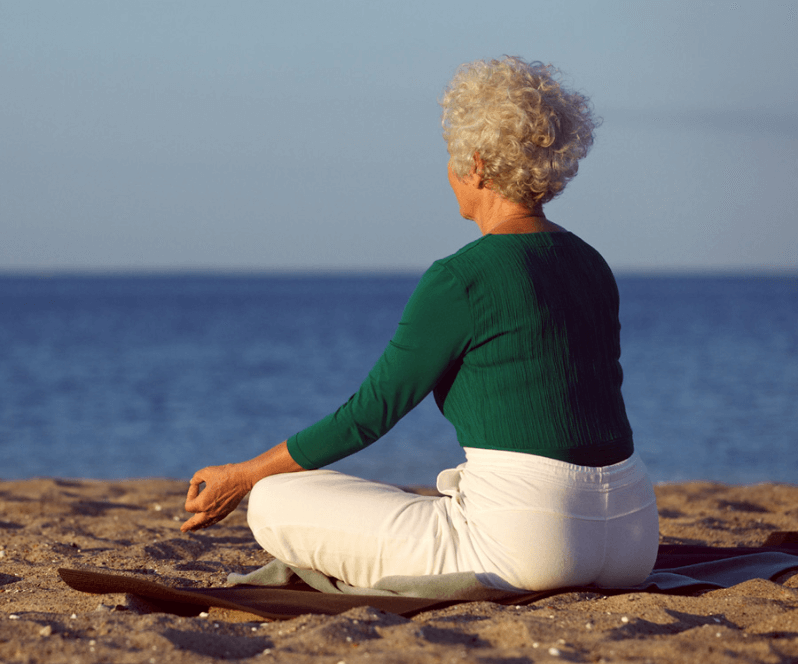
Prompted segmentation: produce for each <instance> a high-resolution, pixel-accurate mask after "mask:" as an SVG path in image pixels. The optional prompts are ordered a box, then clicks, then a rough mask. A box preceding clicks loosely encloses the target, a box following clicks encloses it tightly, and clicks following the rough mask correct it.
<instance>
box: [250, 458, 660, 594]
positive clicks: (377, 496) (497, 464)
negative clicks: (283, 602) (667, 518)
mask: <svg viewBox="0 0 798 664" xmlns="http://www.w3.org/2000/svg"><path fill="white" fill-rule="evenodd" d="M466 459H467V461H466V463H463V464H460V465H459V466H458V467H457V468H454V469H450V470H445V471H443V472H442V473H440V475H438V490H439V491H440V492H441V493H443V494H444V496H443V497H430V496H418V495H414V494H408V493H405V492H404V491H401V490H400V489H397V488H395V487H391V486H388V485H385V484H379V483H376V482H369V481H366V480H362V479H359V478H356V477H350V476H348V475H343V474H341V473H338V472H335V471H330V470H313V471H307V472H304V473H303V472H300V473H291V474H285V475H274V476H272V477H267V478H265V479H263V480H261V481H260V482H258V483H257V484H256V485H255V487H254V488H253V490H252V493H251V495H250V499H249V512H248V515H247V517H248V521H249V526H250V528H251V529H252V532H253V534H254V535H255V539H256V540H257V541H258V543H259V544H260V545H261V546H262V547H263V548H264V549H266V550H267V551H268V552H269V553H271V554H272V555H274V556H275V557H276V558H278V559H279V560H282V561H283V562H285V563H288V564H290V565H294V566H296V567H300V568H305V569H313V570H316V571H319V572H322V573H324V574H326V575H328V576H331V577H334V578H337V579H341V580H343V581H345V582H346V583H348V584H350V585H352V586H358V587H362V588H369V587H372V586H374V585H375V584H376V582H377V581H379V580H380V579H381V578H383V577H386V576H396V575H398V576H426V575H431V574H447V573H452V572H466V571H472V572H476V573H477V575H478V577H479V578H480V580H481V581H482V582H483V583H484V584H486V585H488V586H493V587H497V588H517V589H525V590H548V589H552V588H562V587H566V586H583V585H588V584H596V585H599V586H605V587H611V586H627V585H634V584H638V583H641V582H642V581H643V580H645V578H646V577H647V576H648V574H649V573H650V572H651V569H652V567H653V566H654V561H655V559H656V556H657V546H658V541H659V530H658V518H657V507H656V502H655V497H654V490H653V487H652V486H651V481H650V480H649V478H648V474H647V472H646V469H645V466H644V465H643V463H642V461H640V459H639V458H638V456H637V455H636V454H635V455H633V456H632V457H631V458H630V459H627V460H626V461H622V462H621V463H618V464H615V465H612V466H605V467H603V468H593V467H589V466H576V465H573V464H569V463H564V462H562V461H555V460H553V459H546V458H544V457H539V456H534V455H531V454H523V453H519V452H504V451H498V450H481V449H475V448H467V449H466Z"/></svg>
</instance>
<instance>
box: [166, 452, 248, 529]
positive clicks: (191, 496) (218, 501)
mask: <svg viewBox="0 0 798 664" xmlns="http://www.w3.org/2000/svg"><path fill="white" fill-rule="evenodd" d="M249 475H250V473H249V472H247V469H246V466H245V464H240V463H231V464H227V465H226V466H210V467H208V468H203V469H202V470H199V471H197V472H196V473H194V477H192V478H191V482H190V484H189V487H188V495H187V496H186V512H194V513H195V514H194V516H192V517H191V518H190V519H189V520H188V521H186V522H185V523H184V524H183V525H182V526H181V527H180V530H182V531H183V532H184V533H186V532H188V531H190V530H199V529H200V528H207V527H208V526H212V525H213V524H214V523H218V522H219V521H221V520H222V519H224V518H225V517H226V516H227V515H228V514H230V512H232V511H233V510H234V509H235V508H236V507H238V504H239V503H240V502H241V501H242V500H243V498H244V496H246V495H247V494H248V493H249V491H250V489H252V486H253V484H254V482H253V481H252V480H251V479H250V477H249ZM203 483H205V488H204V489H202V490H200V485H201V484H203Z"/></svg>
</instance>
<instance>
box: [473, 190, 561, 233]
mask: <svg viewBox="0 0 798 664" xmlns="http://www.w3.org/2000/svg"><path fill="white" fill-rule="evenodd" d="M494 203H495V205H494V206H493V207H492V208H491V210H490V213H489V214H485V215H483V216H480V217H477V218H476V219H474V221H475V222H476V224H477V226H479V230H480V231H482V235H510V234H513V235H515V234H523V233H562V232H563V231H565V229H564V228H563V227H562V226H559V225H557V224H555V223H553V222H551V221H549V220H548V219H546V215H545V214H543V207H542V206H540V205H538V206H536V207H534V208H528V207H527V206H526V205H523V204H521V203H512V202H510V201H508V200H506V199H501V198H498V200H494Z"/></svg>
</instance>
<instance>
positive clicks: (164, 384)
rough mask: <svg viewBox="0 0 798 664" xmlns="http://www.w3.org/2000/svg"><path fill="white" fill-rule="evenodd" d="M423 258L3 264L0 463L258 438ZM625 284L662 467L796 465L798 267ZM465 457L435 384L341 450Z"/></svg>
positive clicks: (637, 397) (386, 475) (264, 440)
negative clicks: (107, 270) (56, 271)
mask: <svg viewBox="0 0 798 664" xmlns="http://www.w3.org/2000/svg"><path fill="white" fill-rule="evenodd" d="M418 277H419V275H407V274H404V275H384V274H375V275H363V274H359V275H305V276H302V275H258V276H218V275H180V276H173V275H172V276H44V277H32V276H25V277H22V276H4V277H0V479H20V478H30V477H40V476H57V477H76V478H77V477H80V478H104V479H113V478H125V477H175V478H185V479H188V478H189V477H190V476H191V475H192V474H193V472H194V471H195V470H196V469H198V468H199V467H202V466H205V465H211V464H220V463H226V462H231V461H239V460H244V459H247V458H249V457H251V456H254V455H255V454H258V453H259V452H261V451H263V450H264V449H266V448H267V447H269V446H271V445H273V444H274V443H278V442H280V441H281V440H284V439H285V438H287V437H288V436H290V435H291V434H293V433H295V432H296V431H298V430H299V429H301V428H303V427H305V426H307V425H309V424H312V423H313V422H314V421H316V420H317V419H319V418H321V417H323V416H324V415H326V414H328V413H329V412H331V411H333V410H334V409H335V408H337V407H338V406H339V405H340V404H341V403H343V402H344V401H345V400H346V399H347V398H348V397H349V396H350V395H351V394H352V393H353V392H354V391H355V390H356V389H357V387H358V385H359V384H360V382H361V381H362V379H363V378H364V377H365V375H366V374H367V372H368V371H369V369H370V367H371V365H372V364H373V362H374V361H375V360H376V359H377V357H378V356H379V355H380V353H381V352H382V350H383V349H384V347H385V345H386V344H387V342H388V340H389V338H390V337H391V336H392V334H393V331H394V328H395V326H396V323H397V321H398V320H399V317H400V315H401V312H402V309H403V307H404V304H405V303H406V301H407V298H408V297H409V295H410V293H411V292H412V290H413V287H414V286H415V284H416V282H417V280H418ZM618 285H619V289H620V291H621V323H622V357H621V362H622V365H623V368H624V376H625V379H624V398H625V401H626V406H627V411H628V413H629V419H630V421H631V423H632V428H633V429H634V433H635V445H636V448H637V449H638V451H639V452H640V454H641V455H642V457H643V459H644V460H645V462H646V464H647V466H648V468H649V470H650V471H651V474H652V476H653V478H654V480H655V481H657V482H675V481H684V480H712V481H719V482H729V483H743V484H749V483H756V482H763V481H778V482H788V483H794V484H795V483H798V275H789V276H741V275H738V276H624V275H620V276H618ZM462 460H463V453H462V450H461V449H460V447H459V446H458V444H457V440H456V438H455V435H454V430H453V428H452V426H451V425H450V424H449V423H448V422H447V421H446V420H445V419H444V418H443V417H442V416H441V415H440V413H439V412H438V410H437V408H436V407H435V405H434V402H433V401H432V399H431V398H428V399H426V400H425V401H424V402H422V403H421V404H420V405H419V406H418V407H417V408H416V409H415V410H414V411H413V412H412V413H410V414H409V415H408V416H407V417H406V418H405V419H404V420H403V421H401V422H400V423H399V424H398V425H397V426H396V427H395V428H394V429H393V430H392V431H391V432H390V433H389V434H388V435H386V436H385V437H384V438H383V439H382V440H380V441H378V442H377V443H375V444H374V445H372V446H371V447H370V448H369V449H367V450H365V451H363V452H361V453H359V454H356V455H354V456H352V457H350V458H348V459H345V460H343V461H341V462H339V463H337V464H335V465H334V466H332V467H333V468H337V469H339V470H342V471H344V472H349V473H354V474H357V475H360V476H363V477H367V478H370V479H376V480H382V481H386V482H393V483H397V484H424V485H431V484H434V481H435V477H436V475H437V473H438V471H440V470H441V469H443V468H446V467H451V466H453V465H456V464H458V463H460V462H462Z"/></svg>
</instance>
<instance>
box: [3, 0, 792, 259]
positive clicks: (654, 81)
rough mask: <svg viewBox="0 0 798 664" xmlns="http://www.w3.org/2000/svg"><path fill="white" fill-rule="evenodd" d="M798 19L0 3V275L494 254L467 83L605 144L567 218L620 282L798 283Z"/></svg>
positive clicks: (624, 7)
mask: <svg viewBox="0 0 798 664" xmlns="http://www.w3.org/2000/svg"><path fill="white" fill-rule="evenodd" d="M796 35H798V2H795V1H792V2H780V1H777V0H756V1H754V0H742V1H739V2H729V1H717V2H712V1H707V0H667V1H666V0H663V1H661V2H660V1H648V0H629V1H626V2H616V1H612V0H609V1H598V0H595V1H588V0H583V1H579V0H559V1H556V2H555V1H553V0H545V1H530V0H523V1H516V0H512V1H508V2H499V3H495V4H494V6H491V5H489V4H486V3H484V2H474V1H471V0H458V1H456V2H455V1H449V0H443V1H440V2H436V1H435V0H426V1H416V0H406V1H403V2H382V1H375V0H368V1H348V0H335V1H328V2H320V1H314V2H310V1H307V2H306V1H302V0H297V1H296V2H273V1H271V0H263V1H258V2H254V1H247V2H236V1H235V0H231V1H229V2H218V1H216V0H214V1H197V0H191V1H189V0H186V1H182V2H167V1H158V2H155V1H150V2H136V1H133V0H126V1H124V2H122V1H111V0H97V1H93V2H91V1H87V0H71V1H70V2H53V1H47V0H37V1H36V2H32V1H28V0H0V238H1V240H0V271H5V272H8V271H20V270H33V271H42V270H45V271H47V270H131V269H132V270H145V271H146V270H160V269H190V270H198V269H214V270H284V269H299V270H326V269H357V270H369V269H388V270H392V269H414V270H416V269H417V270H420V269H423V268H425V267H427V266H428V265H429V264H430V263H431V262H432V261H433V260H435V259H436V258H439V257H442V256H444V255H447V254H449V253H452V252H453V251H456V250H457V249H458V248H459V247H460V246H462V245H463V244H465V243H466V242H469V241H471V240H472V239H475V238H476V237H478V232H477V229H476V226H474V225H473V224H472V223H471V222H466V221H464V220H462V219H460V218H459V216H458V214H457V206H456V204H455V200H454V197H453V195H452V193H451V191H450V190H449V187H448V183H447V179H446V161H447V154H446V150H445V144H444V142H443V140H442V138H441V135H440V110H439V107H438V105H437V100H438V99H439V97H440V95H441V91H442V90H443V88H444V86H445V85H446V83H447V81H448V80H449V79H450V77H451V76H452V74H453V73H454V71H455V69H456V68H457V66H458V65H459V64H460V63H462V62H466V61H470V60H474V59H477V58H491V57H498V56H501V55H502V54H511V55H520V56H522V57H524V58H526V59H529V60H533V59H538V60H543V61H545V62H551V63H553V64H555V65H556V66H558V67H560V68H561V69H562V70H563V71H564V72H565V73H566V74H567V78H568V80H569V81H571V82H572V83H573V85H574V86H576V87H577V88H580V89H582V90H583V91H585V92H587V93H588V94H589V95H591V97H592V98H593V101H594V105H595V107H596V110H597V112H598V114H599V115H601V116H602V117H603V118H604V125H603V126H602V127H601V129H600V130H599V132H598V134H597V140H596V144H595V147H594V149H593V152H592V153H591V154H590V155H589V156H588V158H587V159H586V160H585V161H584V162H583V166H582V169H581V171H580V174H579V176H578V177H577V178H576V179H575V180H574V181H573V182H572V183H571V185H570V186H569V188H568V189H567V190H566V192H565V194H564V195H563V196H562V197H561V198H560V199H557V200H556V201H554V202H552V203H551V204H549V206H547V208H546V212H547V214H548V216H549V217H550V218H552V219H553V220H554V221H556V222H558V223H560V224H562V225H564V226H566V227H567V228H569V229H570V230H572V231H574V232H575V233H577V234H578V235H580V236H582V237H583V238H584V239H586V240H587V241H588V242H590V243H592V244H593V245H594V246H596V247H597V248H598V249H599V250H600V251H602V252H603V253H604V255H605V257H606V258H607V259H608V261H609V262H610V264H611V265H612V266H613V267H614V268H615V269H616V270H617V271H629V270H636V271H639V270H645V271H655V270H705V269H710V270H796V269H798V258H797V255H798V218H796V217H797V216H798V214H797V213H796V211H798V103H797V102H798V47H796Z"/></svg>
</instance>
